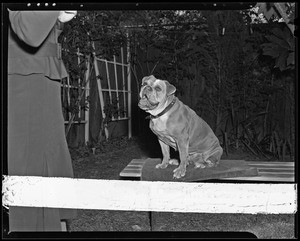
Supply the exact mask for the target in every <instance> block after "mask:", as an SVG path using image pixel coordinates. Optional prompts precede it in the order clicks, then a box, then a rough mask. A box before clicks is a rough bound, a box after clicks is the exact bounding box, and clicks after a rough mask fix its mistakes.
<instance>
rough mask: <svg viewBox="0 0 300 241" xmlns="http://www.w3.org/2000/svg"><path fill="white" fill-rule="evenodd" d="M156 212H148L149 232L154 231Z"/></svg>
mask: <svg viewBox="0 0 300 241" xmlns="http://www.w3.org/2000/svg"><path fill="white" fill-rule="evenodd" d="M156 219H157V212H151V211H150V212H149V221H150V231H155V230H156Z"/></svg>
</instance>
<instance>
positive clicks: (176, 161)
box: [169, 159, 179, 165]
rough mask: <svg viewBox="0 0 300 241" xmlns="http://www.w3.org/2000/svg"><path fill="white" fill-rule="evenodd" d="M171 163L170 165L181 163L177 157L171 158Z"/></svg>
mask: <svg viewBox="0 0 300 241" xmlns="http://www.w3.org/2000/svg"><path fill="white" fill-rule="evenodd" d="M169 164H170V165H178V164H179V161H178V160H177V159H170V160H169Z"/></svg>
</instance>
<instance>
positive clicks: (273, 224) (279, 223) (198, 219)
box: [69, 139, 295, 238]
mask: <svg viewBox="0 0 300 241" xmlns="http://www.w3.org/2000/svg"><path fill="white" fill-rule="evenodd" d="M140 143H141V142H140V141H139V140H137V139H133V140H125V139H123V140H120V139H119V140H118V141H116V142H115V143H113V145H109V144H108V145H107V146H104V147H103V146H102V148H101V150H97V149H96V152H95V154H92V153H88V152H89V150H83V151H81V153H79V154H78V150H77V153H75V152H74V151H71V155H72V158H73V166H74V175H75V178H88V179H108V180H119V179H120V177H119V173H120V172H121V171H122V170H123V169H124V168H125V167H126V165H127V164H128V163H129V162H130V161H131V160H132V159H137V158H145V157H152V158H154V157H161V153H160V150H159V148H157V147H158V143H157V146H155V145H153V144H151V145H148V144H145V143H144V144H140ZM80 155H85V157H79V158H78V156H80ZM223 159H236V160H238V159H240V160H246V161H250V160H251V161H259V159H258V158H257V157H253V156H251V155H249V154H247V153H243V152H240V153H235V154H231V155H229V156H225V157H223ZM95 191H96V190H95ZM294 221H295V218H294V215H263V214H259V215H249V214H206V213H204V214H198V213H165V212H164V213H163V212H162V213H154V215H152V216H150V213H149V212H134V211H108V210H78V216H77V218H76V219H73V220H71V221H70V222H69V227H70V231H71V232H105V235H108V236H110V235H111V234H112V233H114V235H117V236H121V237H122V235H124V234H126V235H127V236H126V237H128V235H129V237H135V235H136V234H137V232H136V231H143V232H150V231H151V233H149V234H148V233H146V237H149V235H150V236H151V234H153V231H164V232H172V234H170V235H171V236H170V237H182V236H181V235H183V237H186V238H189V237H193V236H194V235H198V236H199V235H200V236H201V234H202V233H201V232H209V234H210V232H221V231H222V232H225V234H224V233H217V235H218V237H223V236H224V238H225V237H226V232H229V231H230V232H250V233H251V234H254V235H256V236H257V237H259V238H294V237H295V231H294V230H295V225H294ZM178 231H180V232H178ZM116 232H119V233H116ZM123 232H126V233H123ZM128 232H130V233H128ZM131 232H132V233H131ZM174 232H175V233H174ZM181 232H188V233H181ZM92 234H93V233H92ZM228 234H229V233H228ZM158 235H160V236H158V237H163V236H162V235H165V233H159V234H158ZM191 235H192V236H191ZM230 235H232V234H229V237H230ZM101 236H102V235H101ZM156 237H157V236H156Z"/></svg>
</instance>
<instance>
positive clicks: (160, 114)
mask: <svg viewBox="0 0 300 241" xmlns="http://www.w3.org/2000/svg"><path fill="white" fill-rule="evenodd" d="M175 102H176V97H175V98H174V99H173V100H172V102H171V103H170V104H169V105H168V106H167V107H166V108H165V109H164V110H163V111H162V112H160V113H159V114H158V115H148V116H147V117H146V119H156V118H158V117H160V116H162V115H163V114H165V113H166V112H168V111H169V110H170V109H171V108H172V107H173V105H174V104H175Z"/></svg>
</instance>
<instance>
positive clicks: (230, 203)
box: [2, 176, 297, 214]
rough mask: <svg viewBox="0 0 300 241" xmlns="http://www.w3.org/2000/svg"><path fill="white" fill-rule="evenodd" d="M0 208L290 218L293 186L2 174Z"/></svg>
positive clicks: (293, 206)
mask: <svg viewBox="0 0 300 241" xmlns="http://www.w3.org/2000/svg"><path fill="white" fill-rule="evenodd" d="M2 205H5V206H6V207H9V206H25V207H51V208H74V209H99V210H100V209H101V210H127V211H156V212H185V213H189V212H195V213H248V214H256V213H264V214H295V213H296V211H297V184H245V183H243V184H242V183H235V184H229V183H183V182H148V181H124V180H122V181H120V180H95V179H73V178H54V177H28V176H26V177H24V176H22V177H21V176H4V181H3V185H2Z"/></svg>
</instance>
